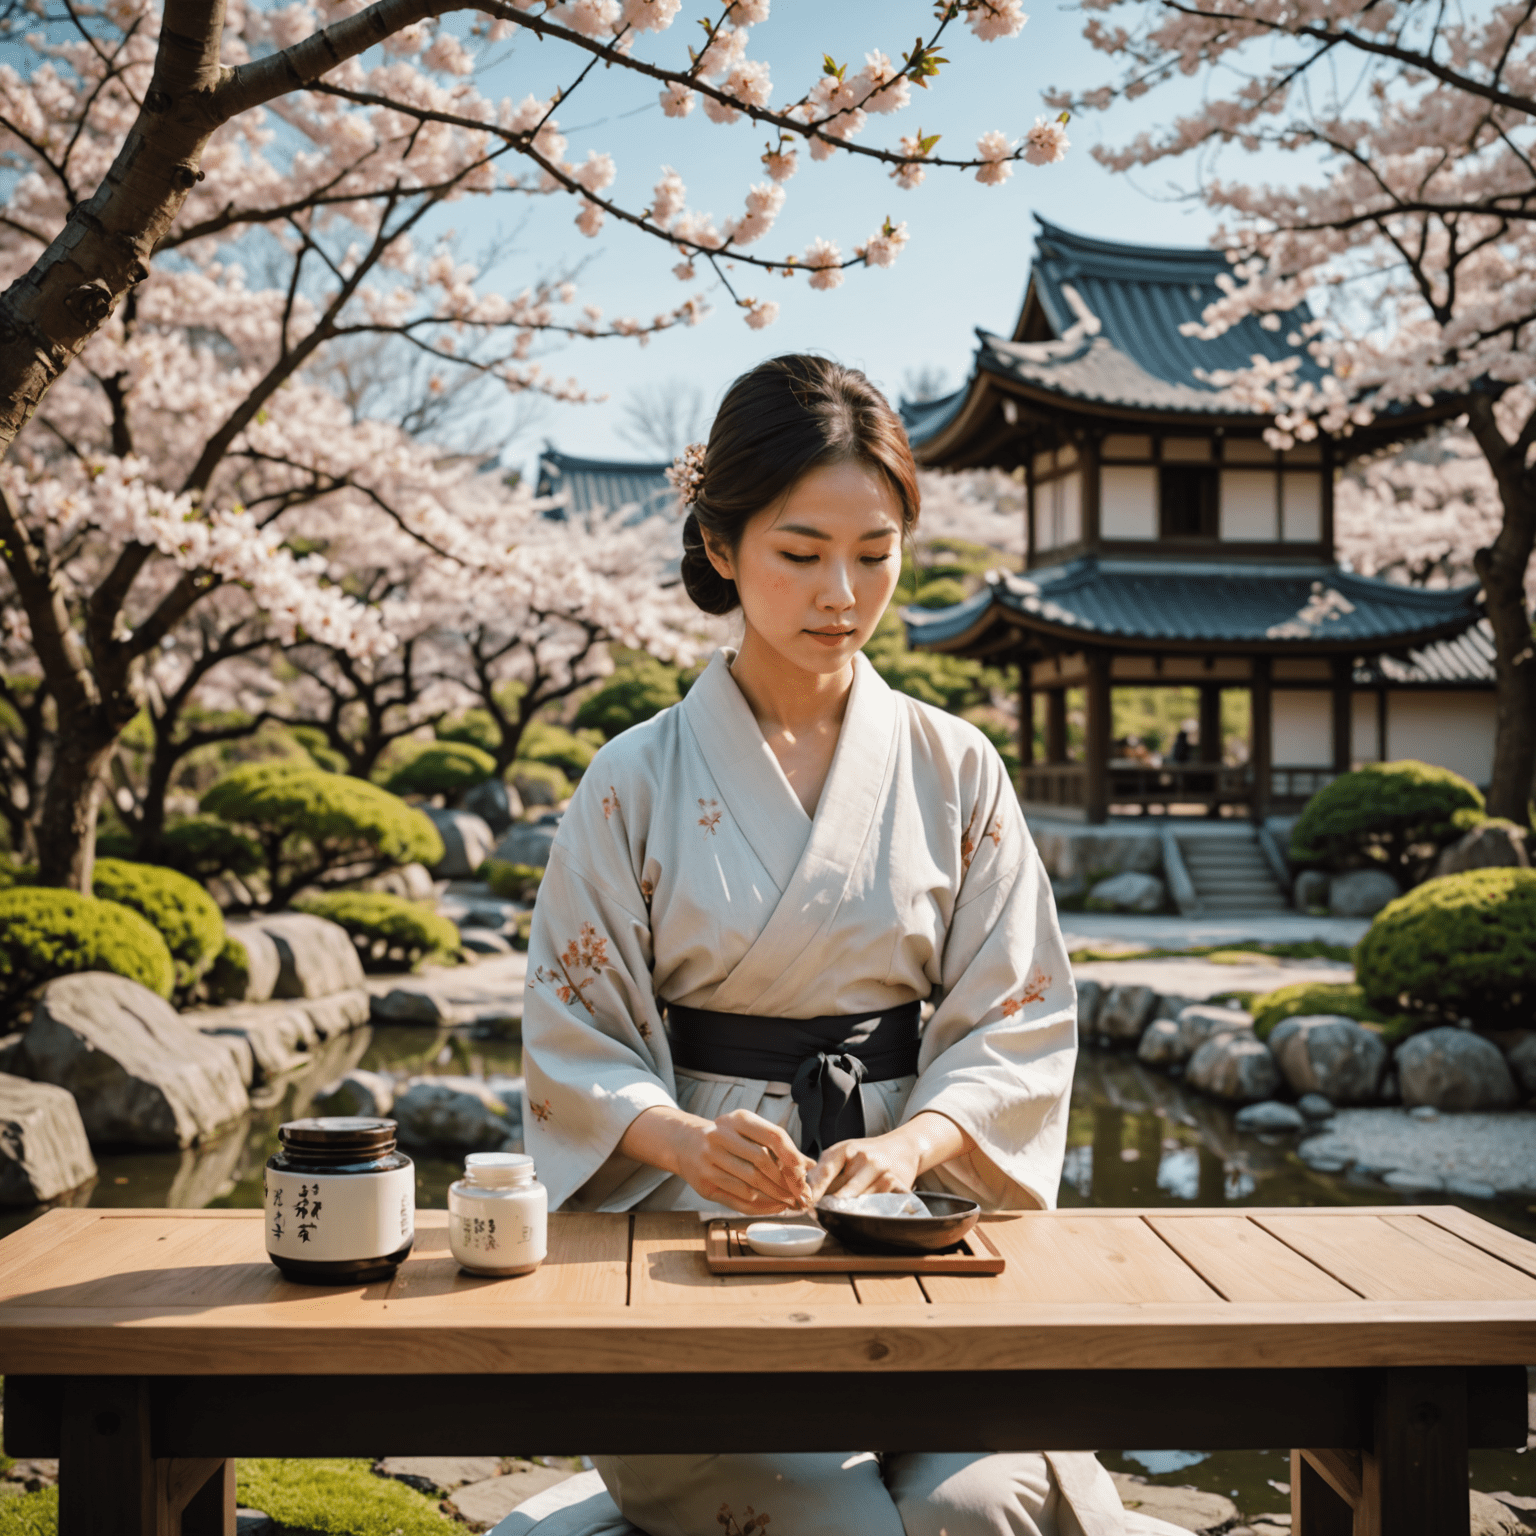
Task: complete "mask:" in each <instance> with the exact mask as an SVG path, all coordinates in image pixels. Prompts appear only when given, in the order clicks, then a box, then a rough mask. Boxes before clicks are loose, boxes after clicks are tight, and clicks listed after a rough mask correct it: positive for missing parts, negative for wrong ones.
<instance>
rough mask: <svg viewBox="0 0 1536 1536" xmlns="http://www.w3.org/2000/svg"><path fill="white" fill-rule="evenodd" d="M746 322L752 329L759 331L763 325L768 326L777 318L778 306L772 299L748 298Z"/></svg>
mask: <svg viewBox="0 0 1536 1536" xmlns="http://www.w3.org/2000/svg"><path fill="white" fill-rule="evenodd" d="M745 302H746V308H747V324H748V325H750V326H751V327H752V329H753V330H754V331H760V330H762V329H763V328H764V327H765V326H770V325H772V324H773V322H774V321H775V320H777V319H778V318H779V306H778V305H777V304H776V303H774V301H773V300H772V299H748V300H746V301H745Z"/></svg>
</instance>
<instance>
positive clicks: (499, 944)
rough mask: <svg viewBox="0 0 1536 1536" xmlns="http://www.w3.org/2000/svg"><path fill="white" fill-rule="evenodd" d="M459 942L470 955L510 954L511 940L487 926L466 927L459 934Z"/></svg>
mask: <svg viewBox="0 0 1536 1536" xmlns="http://www.w3.org/2000/svg"><path fill="white" fill-rule="evenodd" d="M459 944H460V946H461V947H462V948H464V949H466V950H468V951H469V953H470V954H472V955H510V954H511V953H512V941H511V940H510V939H504V938H503V937H502V936H501V935H500V934H499V933H494V932H492V931H491V929H489V928H466V929H463V930H462V931H461V932H460V934H459Z"/></svg>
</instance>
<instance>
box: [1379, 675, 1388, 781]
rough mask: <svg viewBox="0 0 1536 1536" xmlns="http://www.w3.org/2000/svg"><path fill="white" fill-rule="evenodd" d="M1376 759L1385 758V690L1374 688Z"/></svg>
mask: <svg viewBox="0 0 1536 1536" xmlns="http://www.w3.org/2000/svg"><path fill="white" fill-rule="evenodd" d="M1376 760H1377V761H1378V762H1382V763H1384V762H1386V760H1387V690H1386V689H1385V688H1378V689H1377V690H1376Z"/></svg>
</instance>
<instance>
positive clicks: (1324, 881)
mask: <svg viewBox="0 0 1536 1536" xmlns="http://www.w3.org/2000/svg"><path fill="white" fill-rule="evenodd" d="M1330 883H1331V882H1330V880H1329V877H1328V874H1327V872H1326V871H1324V870H1321V869H1304V870H1302V872H1301V873H1300V874H1299V875H1297V876H1296V883H1295V884H1294V885H1293V886H1292V887H1291V900H1292V901H1293V902H1294V903H1295V906H1296V910H1297V911H1298V912H1316V911H1318V910H1319V909H1321V910H1323V911H1325V912H1326V911H1327V910H1328V886H1329V884H1330Z"/></svg>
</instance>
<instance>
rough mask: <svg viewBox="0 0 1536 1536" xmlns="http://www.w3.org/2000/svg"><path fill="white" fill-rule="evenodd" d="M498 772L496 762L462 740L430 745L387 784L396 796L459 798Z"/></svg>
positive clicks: (418, 753) (488, 755) (396, 772)
mask: <svg viewBox="0 0 1536 1536" xmlns="http://www.w3.org/2000/svg"><path fill="white" fill-rule="evenodd" d="M495 772H496V759H495V758H494V757H492V756H491V754H490V753H489V752H482V751H481V750H480V748H479V747H472V746H469V745H468V744H467V743H465V742H462V741H434V742H428V743H426V744H425V745H424V746H423V747H422V748H421V750H420V751H419V752H417V753H416V755H415V756H414V757H412V758H411V759H410V760H409V761H408V762H405V763H402V764H401V765H400V766H399V767H398V768H396V769H395V771H394V772H393V773H392V774H390V776H389V777H388V778H387V779H385V781H384V788H385V789H387V790H388V791H389V792H390V794H392V795H445V796H449V795H456V794H458V793H459V792H460V791H461V790H465V789H470V788H472V787H473V786H474V785H476V784H481V783H483V782H484V781H485V780H486V779H488V778H490V776H491V775H492V774H493V773H495Z"/></svg>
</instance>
